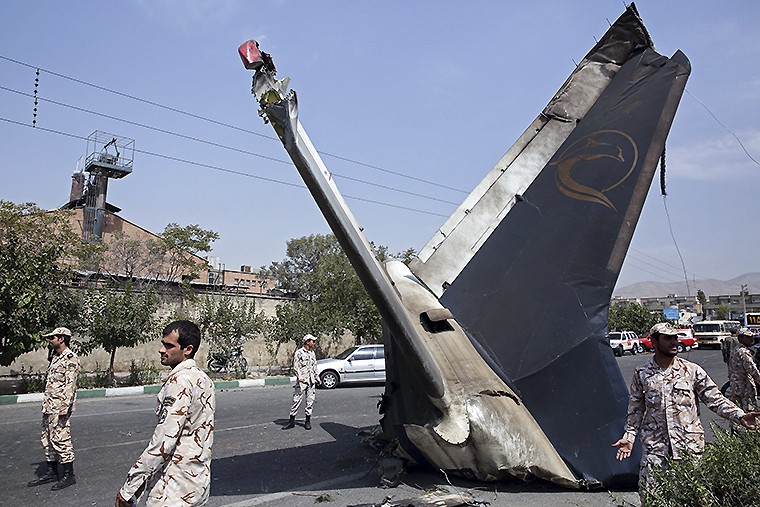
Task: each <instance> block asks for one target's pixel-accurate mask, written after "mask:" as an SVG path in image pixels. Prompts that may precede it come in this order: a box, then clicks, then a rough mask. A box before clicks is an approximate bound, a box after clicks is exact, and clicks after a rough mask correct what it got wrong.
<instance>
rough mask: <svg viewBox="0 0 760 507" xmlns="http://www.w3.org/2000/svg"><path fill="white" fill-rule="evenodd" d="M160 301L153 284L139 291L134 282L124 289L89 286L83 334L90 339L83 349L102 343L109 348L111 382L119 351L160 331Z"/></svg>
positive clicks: (89, 350)
mask: <svg viewBox="0 0 760 507" xmlns="http://www.w3.org/2000/svg"><path fill="white" fill-rule="evenodd" d="M158 303H159V301H158V297H157V296H156V295H155V294H154V293H153V291H152V288H151V287H148V289H147V290H145V291H136V290H134V289H133V287H132V284H131V283H128V284H127V285H126V287H125V288H124V289H123V290H121V289H116V288H108V289H90V290H88V292H87V294H86V296H85V298H84V304H83V310H82V335H83V336H84V337H87V338H89V340H88V341H86V342H84V343H83V344H82V351H83V352H84V353H89V352H91V351H92V350H94V349H96V348H98V347H102V348H103V349H104V350H105V351H106V352H108V354H109V356H110V359H109V363H108V370H107V372H108V377H109V379H110V382H111V383H113V371H114V368H113V366H114V360H115V358H116V351H117V350H118V349H119V348H122V347H134V346H136V345H139V344H141V343H144V342H146V341H149V340H151V339H153V338H155V337H156V335H157V334H158V329H157V325H158V321H157V319H156V316H155V313H156V310H157V309H158Z"/></svg>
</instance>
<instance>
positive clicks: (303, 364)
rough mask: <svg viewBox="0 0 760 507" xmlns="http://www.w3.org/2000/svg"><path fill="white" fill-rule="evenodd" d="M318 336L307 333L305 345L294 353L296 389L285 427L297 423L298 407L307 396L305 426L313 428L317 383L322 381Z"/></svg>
mask: <svg viewBox="0 0 760 507" xmlns="http://www.w3.org/2000/svg"><path fill="white" fill-rule="evenodd" d="M316 340H317V339H316V337H314V336H312V335H310V334H307V335H306V336H304V337H303V347H299V348H298V350H296V352H295V354H293V371H294V372H295V374H296V385H295V391H294V392H293V405H292V406H291V408H290V419H289V420H288V424H286V425H285V426H284V427H283V429H286V430H289V429H290V428H294V427H295V425H296V414H297V413H298V407H300V406H301V402H302V401H303V399H304V396H305V397H306V407H305V408H304V413H305V414H306V422H305V423H304V425H303V427H304V428H305V429H307V430H310V429H311V411H312V407H313V406H314V398H315V397H316V395H317V392H316V391H317V385H319V384H321V383H322V382H321V381H320V380H319V376H318V375H317V356H316V355H314V347H315V346H316V345H315V341H316Z"/></svg>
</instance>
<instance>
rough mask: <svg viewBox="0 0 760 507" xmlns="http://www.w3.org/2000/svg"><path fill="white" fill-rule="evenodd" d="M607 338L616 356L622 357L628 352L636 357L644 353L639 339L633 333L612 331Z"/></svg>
mask: <svg viewBox="0 0 760 507" xmlns="http://www.w3.org/2000/svg"><path fill="white" fill-rule="evenodd" d="M607 338H608V339H609V341H610V347H612V352H614V353H615V355H616V356H622V355H623V354H625V353H626V352H630V353H631V355H634V354H638V353H639V352H642V351H643V347H642V345H641V343H639V337H638V336H636V333H634V332H633V331H610V332H609V333H607Z"/></svg>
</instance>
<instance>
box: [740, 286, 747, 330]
mask: <svg viewBox="0 0 760 507" xmlns="http://www.w3.org/2000/svg"><path fill="white" fill-rule="evenodd" d="M740 290H741V296H742V317H743V318H744V325H745V326H746V325H747V297H746V296H747V284H746V283H744V284H742V285H741V286H740Z"/></svg>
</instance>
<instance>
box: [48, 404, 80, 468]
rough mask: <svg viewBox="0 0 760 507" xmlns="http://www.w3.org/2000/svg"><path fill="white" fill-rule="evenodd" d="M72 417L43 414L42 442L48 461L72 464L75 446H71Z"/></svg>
mask: <svg viewBox="0 0 760 507" xmlns="http://www.w3.org/2000/svg"><path fill="white" fill-rule="evenodd" d="M69 419H70V415H64V416H61V415H58V414H42V432H41V434H40V441H41V442H42V448H43V449H45V459H46V460H47V461H60V462H61V463H71V462H72V461H74V446H72V445H71V422H70V420H69Z"/></svg>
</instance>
